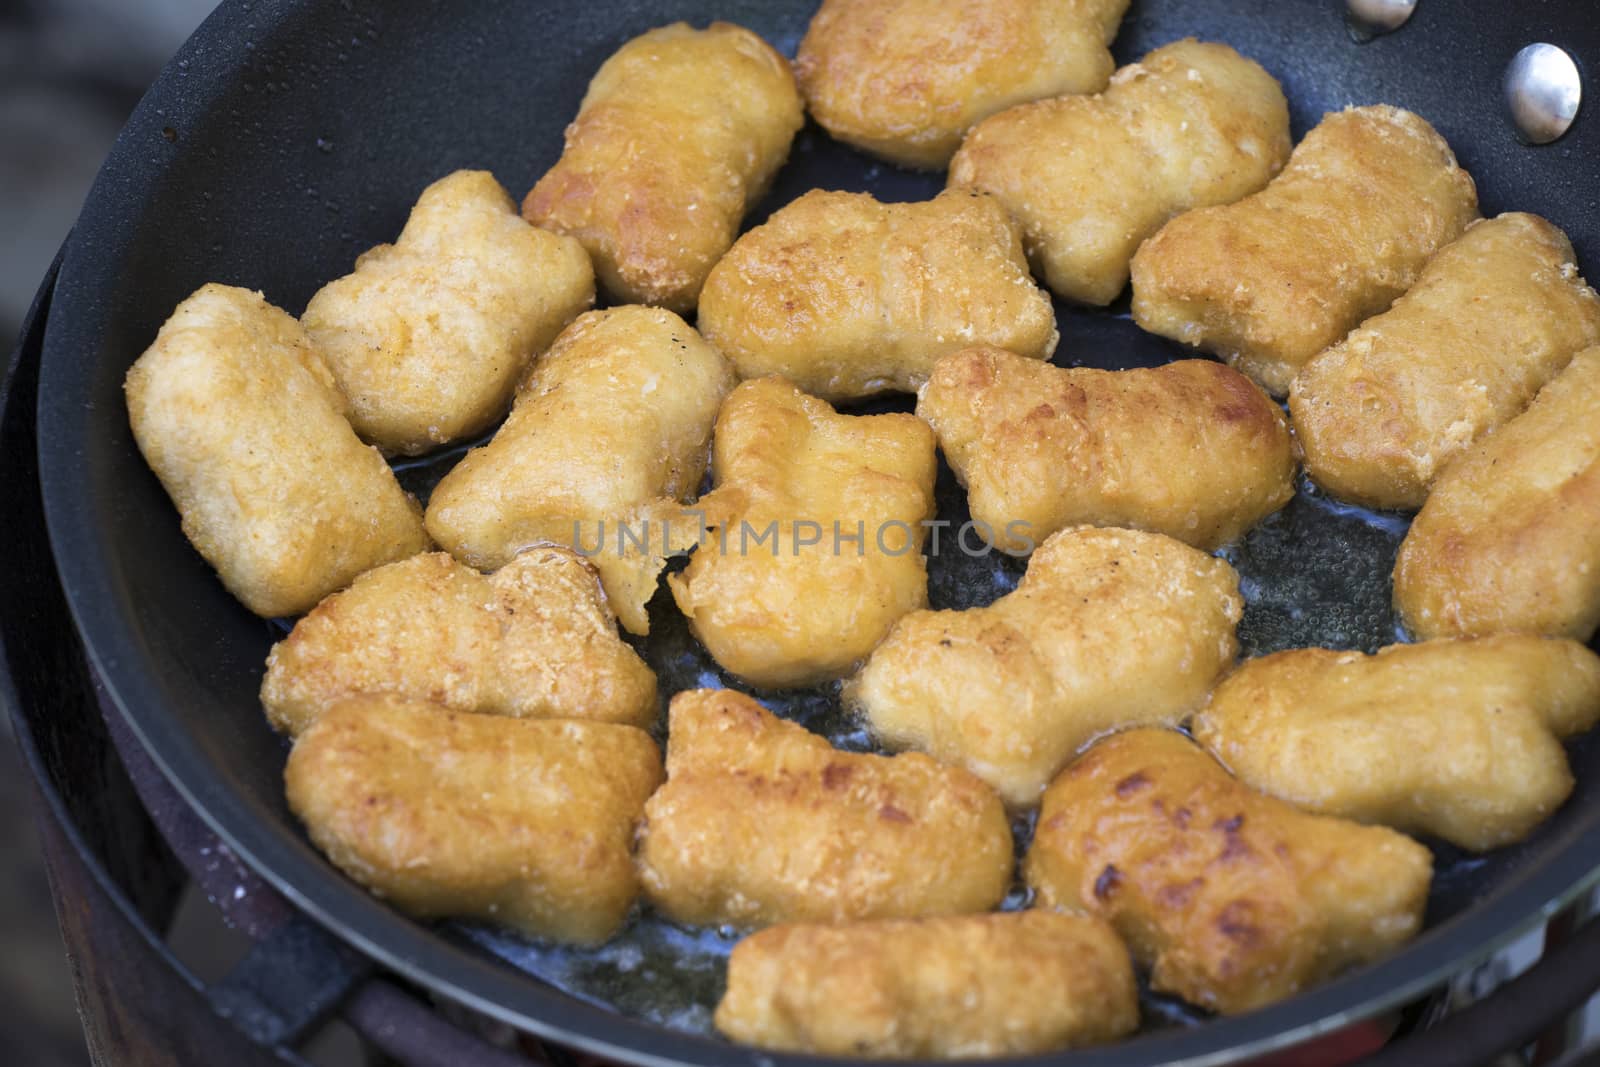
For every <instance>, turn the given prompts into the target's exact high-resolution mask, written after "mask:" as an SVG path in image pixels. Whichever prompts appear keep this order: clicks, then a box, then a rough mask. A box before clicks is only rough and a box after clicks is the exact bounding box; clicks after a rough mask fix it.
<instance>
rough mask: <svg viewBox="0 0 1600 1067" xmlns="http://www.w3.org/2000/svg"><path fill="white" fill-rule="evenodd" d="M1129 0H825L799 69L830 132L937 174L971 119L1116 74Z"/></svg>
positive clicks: (1083, 89)
mask: <svg viewBox="0 0 1600 1067" xmlns="http://www.w3.org/2000/svg"><path fill="white" fill-rule="evenodd" d="M1127 9H1128V0H1071V2H1065V3H1064V2H1062V0H823V4H822V7H821V8H820V9H818V11H817V13H816V14H815V15H814V16H812V19H811V25H810V27H809V28H808V29H807V30H806V35H805V38H804V39H803V40H802V41H801V42H800V52H799V54H798V56H797V57H796V58H795V74H796V75H797V76H798V77H799V79H800V88H801V91H803V92H804V93H805V97H806V104H807V106H808V107H809V108H810V110H811V114H812V117H814V118H815V119H816V120H817V122H818V123H820V124H821V125H822V127H823V129H825V130H827V131H828V132H829V133H831V134H832V135H833V136H834V137H837V138H838V139H839V140H841V141H848V142H849V143H850V144H853V145H856V146H857V147H859V148H864V149H866V150H867V151H868V152H872V153H875V154H877V155H880V156H882V157H884V158H885V159H888V160H890V161H892V162H895V163H900V164H903V165H905V166H908V167H925V168H927V169H929V170H938V169H940V168H942V167H943V166H944V165H945V164H946V163H948V162H950V154H951V153H952V152H954V151H955V150H956V146H957V145H959V144H960V143H961V137H962V135H963V134H964V133H966V132H967V130H968V129H970V128H971V127H972V124H973V123H975V122H977V121H978V120H979V119H982V118H984V117H986V116H988V115H992V114H994V113H995V112H996V111H999V110H1001V109H1002V108H1007V107H1010V106H1011V105H1012V104H1020V103H1022V102H1023V101H1026V100H1038V99H1040V98H1041V97H1046V96H1055V95H1056V94H1058V93H1092V92H1097V91H1099V90H1100V89H1103V88H1105V84H1106V79H1107V78H1109V77H1110V76H1111V67H1112V59H1111V52H1110V48H1109V46H1110V44H1111V40H1112V38H1114V37H1115V36H1116V35H1117V25H1118V23H1120V22H1121V21H1122V14H1123V12H1125V11H1126V10H1127Z"/></svg>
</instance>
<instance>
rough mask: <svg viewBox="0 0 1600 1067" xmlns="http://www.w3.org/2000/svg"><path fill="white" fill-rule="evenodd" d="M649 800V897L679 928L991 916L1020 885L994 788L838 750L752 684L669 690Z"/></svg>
mask: <svg viewBox="0 0 1600 1067" xmlns="http://www.w3.org/2000/svg"><path fill="white" fill-rule="evenodd" d="M669 714H670V719H671V722H670V731H669V734H668V740H667V784H666V785H665V786H663V787H662V788H661V789H660V790H658V791H657V792H656V794H655V795H654V796H653V797H651V798H650V802H649V804H648V805H646V807H645V824H644V828H643V829H642V830H641V831H640V839H639V868H640V874H641V877H642V879H643V882H644V889H645V894H646V896H647V897H648V899H649V900H650V902H651V903H652V904H654V905H655V906H656V908H657V909H659V910H660V911H661V912H662V913H663V914H665V915H666V916H667V917H668V918H669V919H672V920H674V921H676V922H685V923H699V924H716V923H732V924H735V925H738V926H743V927H754V926H766V925H769V924H772V923H779V922H843V921H846V920H850V919H880V918H914V917H917V916H924V915H953V914H960V913H963V912H973V911H986V910H988V909H989V908H992V907H994V906H995V905H996V904H998V903H999V902H1000V899H1001V898H1002V897H1003V896H1005V892H1006V888H1007V886H1009V885H1010V883H1011V871H1012V853H1011V829H1010V826H1009V825H1008V824H1007V822H1006V816H1005V810H1004V808H1003V807H1002V806H1001V804H1000V798H998V797H996V796H995V795H994V793H993V792H992V791H991V790H990V789H989V787H988V786H986V785H984V784H983V783H982V782H980V781H978V780H977V779H976V778H974V777H972V775H970V774H967V773H966V772H965V771H961V770H957V769H956V768H954V767H945V766H943V765H942V764H938V763H935V762H934V761H933V760H931V759H929V758H928V757H926V756H920V755H909V756H893V757H890V756H875V755H869V754H861V753H853V752H839V751H836V750H835V749H834V748H833V746H832V745H830V744H828V742H827V740H826V739H824V738H822V737H818V736H817V735H816V734H813V733H810V732H809V731H807V730H806V729H805V728H804V727H801V726H796V725H795V724H794V723H790V722H784V721H783V720H781V719H779V718H777V717H776V716H774V715H772V714H771V713H770V712H768V711H766V710H765V709H764V708H762V707H761V705H760V704H757V703H756V702H755V701H754V700H752V699H750V698H749V697H747V696H745V695H743V694H742V693H736V692H732V691H730V690H726V689H694V690H689V691H686V692H681V693H679V694H678V695H677V696H675V697H673V698H672V705H671V710H670V713H669Z"/></svg>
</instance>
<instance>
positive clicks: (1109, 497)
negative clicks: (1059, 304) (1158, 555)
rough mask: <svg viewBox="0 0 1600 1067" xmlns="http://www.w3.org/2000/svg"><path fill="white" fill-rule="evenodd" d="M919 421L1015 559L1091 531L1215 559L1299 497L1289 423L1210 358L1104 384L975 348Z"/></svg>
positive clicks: (1079, 371) (947, 374)
mask: <svg viewBox="0 0 1600 1067" xmlns="http://www.w3.org/2000/svg"><path fill="white" fill-rule="evenodd" d="M917 414H918V415H920V416H922V417H923V418H924V419H926V420H927V421H928V423H929V424H930V425H932V426H933V428H934V431H935V432H936V433H937V434H938V435H939V445H940V447H941V448H942V449H943V450H944V455H945V459H947V460H948V461H949V463H950V466H951V467H952V468H953V469H954V470H955V473H956V477H957V478H958V479H959V480H960V482H961V484H962V485H964V486H965V487H966V489H967V503H968V506H969V507H970V508H971V510H972V517H973V519H974V520H975V521H976V522H978V523H981V525H979V526H977V527H976V529H977V531H978V532H979V533H980V534H981V535H983V536H984V537H985V539H987V540H989V541H990V542H991V543H992V544H994V545H995V546H996V547H997V548H999V549H1001V550H1002V551H1004V552H1010V553H1016V554H1025V553H1026V552H1028V551H1030V550H1031V549H1032V547H1033V545H1034V544H1036V543H1037V542H1039V541H1042V540H1044V539H1045V538H1046V537H1049V536H1050V535H1051V534H1053V533H1055V532H1056V531H1057V530H1062V529H1065V528H1066V527H1068V526H1077V525H1081V524H1089V525H1094V526H1128V527H1133V528H1135V529H1140V530H1153V531H1155V532H1157V533H1164V534H1166V535H1168V536H1169V537H1176V538H1178V539H1179V540H1180V541H1185V542H1187V543H1189V544H1191V545H1194V546H1196V547H1197V548H1204V549H1213V548H1216V547H1217V546H1219V545H1223V544H1226V543H1228V542H1229V541H1233V540H1236V539H1237V538H1239V537H1240V536H1241V535H1242V534H1243V533H1244V532H1245V531H1246V530H1248V529H1250V528H1251V527H1252V526H1254V525H1255V524H1256V523H1258V522H1260V521H1261V520H1262V519H1264V518H1266V517H1267V516H1268V515H1270V514H1272V513H1273V512H1274V511H1277V510H1278V509H1279V508H1281V507H1283V505H1284V504H1286V503H1288V502H1289V498H1290V497H1291V496H1293V495H1294V472H1295V455H1294V444H1293V441H1292V440H1291V439H1290V436H1289V426H1288V422H1287V420H1285V419H1284V417H1283V412H1282V411H1280V410H1279V409H1278V405H1276V404H1274V403H1273V402H1272V400H1271V399H1269V398H1268V397H1267V396H1266V395H1265V394H1264V393H1262V392H1261V390H1259V389H1257V388H1256V387H1255V385H1254V384H1253V383H1251V381H1250V379H1248V378H1246V377H1245V376H1244V375H1242V374H1240V373H1239V372H1238V371H1235V370H1232V369H1230V368H1228V367H1224V366H1222V365H1221V364H1220V363H1213V362H1212V361H1211V360H1208V359H1183V360H1178V361H1177V362H1175V363H1169V364H1167V365H1165V366H1162V367H1156V368H1154V369H1147V368H1139V369H1134V370H1119V371H1104V370H1096V369H1094V368H1092V367H1074V368H1072V369H1063V368H1061V367H1055V366H1052V365H1050V364H1048V363H1040V362H1039V361H1037V360H1032V359H1023V358H1022V357H1020V356H1016V355H1013V354H1012V353H1010V352H1007V351H1005V350H1004V349H998V348H969V349H967V350H966V351H964V352H959V353H957V354H955V355H953V356H946V357H945V358H944V359H942V360H940V361H939V363H938V365H937V366H935V367H934V371H933V376H932V377H931V378H929V379H928V384H927V385H925V386H923V387H922V391H921V393H920V394H919V395H918V397H917Z"/></svg>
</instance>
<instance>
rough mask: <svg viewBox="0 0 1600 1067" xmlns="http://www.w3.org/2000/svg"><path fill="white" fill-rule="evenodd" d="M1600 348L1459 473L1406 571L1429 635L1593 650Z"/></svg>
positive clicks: (1417, 526) (1426, 518)
mask: <svg viewBox="0 0 1600 1067" xmlns="http://www.w3.org/2000/svg"><path fill="white" fill-rule="evenodd" d="M1597 530H1600V348H1589V349H1585V350H1584V351H1583V352H1580V353H1579V354H1578V355H1577V356H1576V357H1574V358H1573V360H1572V362H1571V363H1570V364H1569V365H1568V366H1567V369H1566V370H1564V371H1562V372H1561V373H1560V374H1559V375H1557V376H1556V378H1555V380H1554V381H1552V382H1551V383H1550V384H1549V385H1547V386H1545V387H1544V389H1543V390H1541V391H1540V393H1539V395H1538V397H1537V398H1535V399H1534V402H1533V404H1532V405H1530V406H1529V408H1528V410H1527V411H1525V412H1523V413H1522V414H1521V415H1518V416H1517V417H1516V418H1514V419H1512V420H1511V421H1510V422H1508V423H1506V424H1505V425H1504V426H1502V427H1500V429H1498V430H1495V431H1494V432H1493V433H1491V434H1489V435H1488V436H1486V437H1485V438H1484V439H1483V440H1481V441H1479V442H1478V443H1477V444H1476V445H1474V446H1472V448H1471V449H1469V450H1468V451H1467V452H1466V453H1464V454H1463V455H1462V456H1460V457H1459V458H1458V459H1456V461H1455V462H1453V463H1452V464H1450V466H1449V467H1448V468H1446V469H1445V472H1444V473H1443V474H1442V475H1441V476H1440V477H1439V479H1438V481H1437V482H1435V483H1434V488H1433V492H1432V494H1431V495H1430V496H1429V497H1428V502H1427V503H1426V504H1424V505H1423V507H1422V510H1421V511H1420V512H1418V513H1417V517H1416V520H1415V521H1414V522H1412V524H1411V530H1410V532H1408V533H1407V534H1406V539H1405V540H1404V541H1403V542H1401V545H1400V554H1399V557H1398V558H1397V559H1396V560H1395V565H1394V600H1395V605H1396V606H1397V607H1398V608H1399V609H1400V615H1401V617H1402V618H1403V619H1404V620H1405V624H1406V628H1407V629H1409V630H1410V631H1411V632H1412V633H1413V634H1415V635H1416V636H1417V637H1449V636H1476V635H1480V634H1491V633H1498V632H1502V631H1507V630H1514V631H1521V632H1523V633H1534V634H1547V635H1550V636H1552V637H1575V638H1577V639H1578V640H1580V641H1587V640H1588V639H1589V638H1590V637H1592V636H1593V635H1594V632H1595V628H1596V626H1597V625H1600V537H1597V536H1596V531H1597Z"/></svg>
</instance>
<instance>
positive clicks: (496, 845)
mask: <svg viewBox="0 0 1600 1067" xmlns="http://www.w3.org/2000/svg"><path fill="white" fill-rule="evenodd" d="M660 781H661V755H660V753H659V752H658V751H657V750H656V746H655V742H654V741H651V740H650V735H648V734H646V733H645V732H644V731H643V730H637V729H635V728H634V727H632V726H622V725H618V724H616V723H605V722H576V721H572V720H554V719H508V718H504V717H501V716H498V715H471V714H465V713H461V712H454V711H449V710H446V709H444V708H441V707H439V706H438V705H435V704H425V703H412V702H408V701H405V700H401V699H399V698H397V697H390V696H363V697H352V698H350V699H348V700H345V701H342V702H340V703H338V704H335V705H334V706H333V707H331V708H329V709H328V710H327V711H326V712H324V713H323V714H322V716H321V717H320V718H318V719H317V721H316V722H314V723H312V724H311V726H310V727H308V728H307V729H306V731H305V733H303V734H301V735H300V737H299V739H298V740H297V741H296V742H295V745H294V750H293V751H292V752H290V753H289V763H288V766H287V767H286V768H285V769H284V783H285V786H286V787H287V789H288V795H289V807H290V808H291V809H292V810H293V811H294V813H295V814H296V815H297V816H299V817H300V819H301V821H303V822H304V823H305V824H306V831H307V832H308V833H309V834H310V835H311V840H312V841H313V842H314V843H315V844H316V846H317V847H318V848H320V849H322V851H323V852H325V853H327V855H328V858H329V859H330V860H332V861H333V863H334V865H335V866H336V867H338V868H339V869H340V870H342V871H344V872H345V873H346V874H348V875H349V876H350V877H351V878H354V879H355V880H356V881H358V882H360V883H361V884H362V885H364V886H366V887H367V888H368V889H370V890H372V891H373V892H374V893H375V894H377V895H378V896H381V897H385V898H387V899H389V900H391V901H393V902H394V904H395V906H396V907H398V908H400V909H401V910H402V911H405V912H408V913H410V914H412V915H415V916H417V917H419V918H433V917H436V916H457V917H472V918H479V919H486V920H488V921H490V922H496V923H502V924H504V925H506V926H509V927H512V928H513V929H516V930H519V931H521V932H523V933H525V934H530V935H532V936H534V937H545V938H550V939H552V940H556V941H570V942H576V943H579V944H591V945H592V944H599V943H600V942H602V941H604V940H606V939H607V938H609V937H610V936H611V935H612V934H614V933H616V931H617V929H618V928H619V927H620V926H621V925H622V922H623V919H625V918H626V917H627V914H628V910H629V908H631V907H632V906H633V900H634V897H635V896H637V895H638V891H639V881H638V876H637V875H636V874H635V872H634V867H633V861H632V859H631V857H630V855H629V851H630V847H631V844H632V841H633V833H634V826H635V824H636V823H637V822H638V820H639V817H640V813H641V811H642V810H643V807H644V802H645V798H646V797H648V796H649V795H650V793H651V791H652V790H654V789H655V787H656V786H657V785H658V784H659V783H660Z"/></svg>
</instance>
